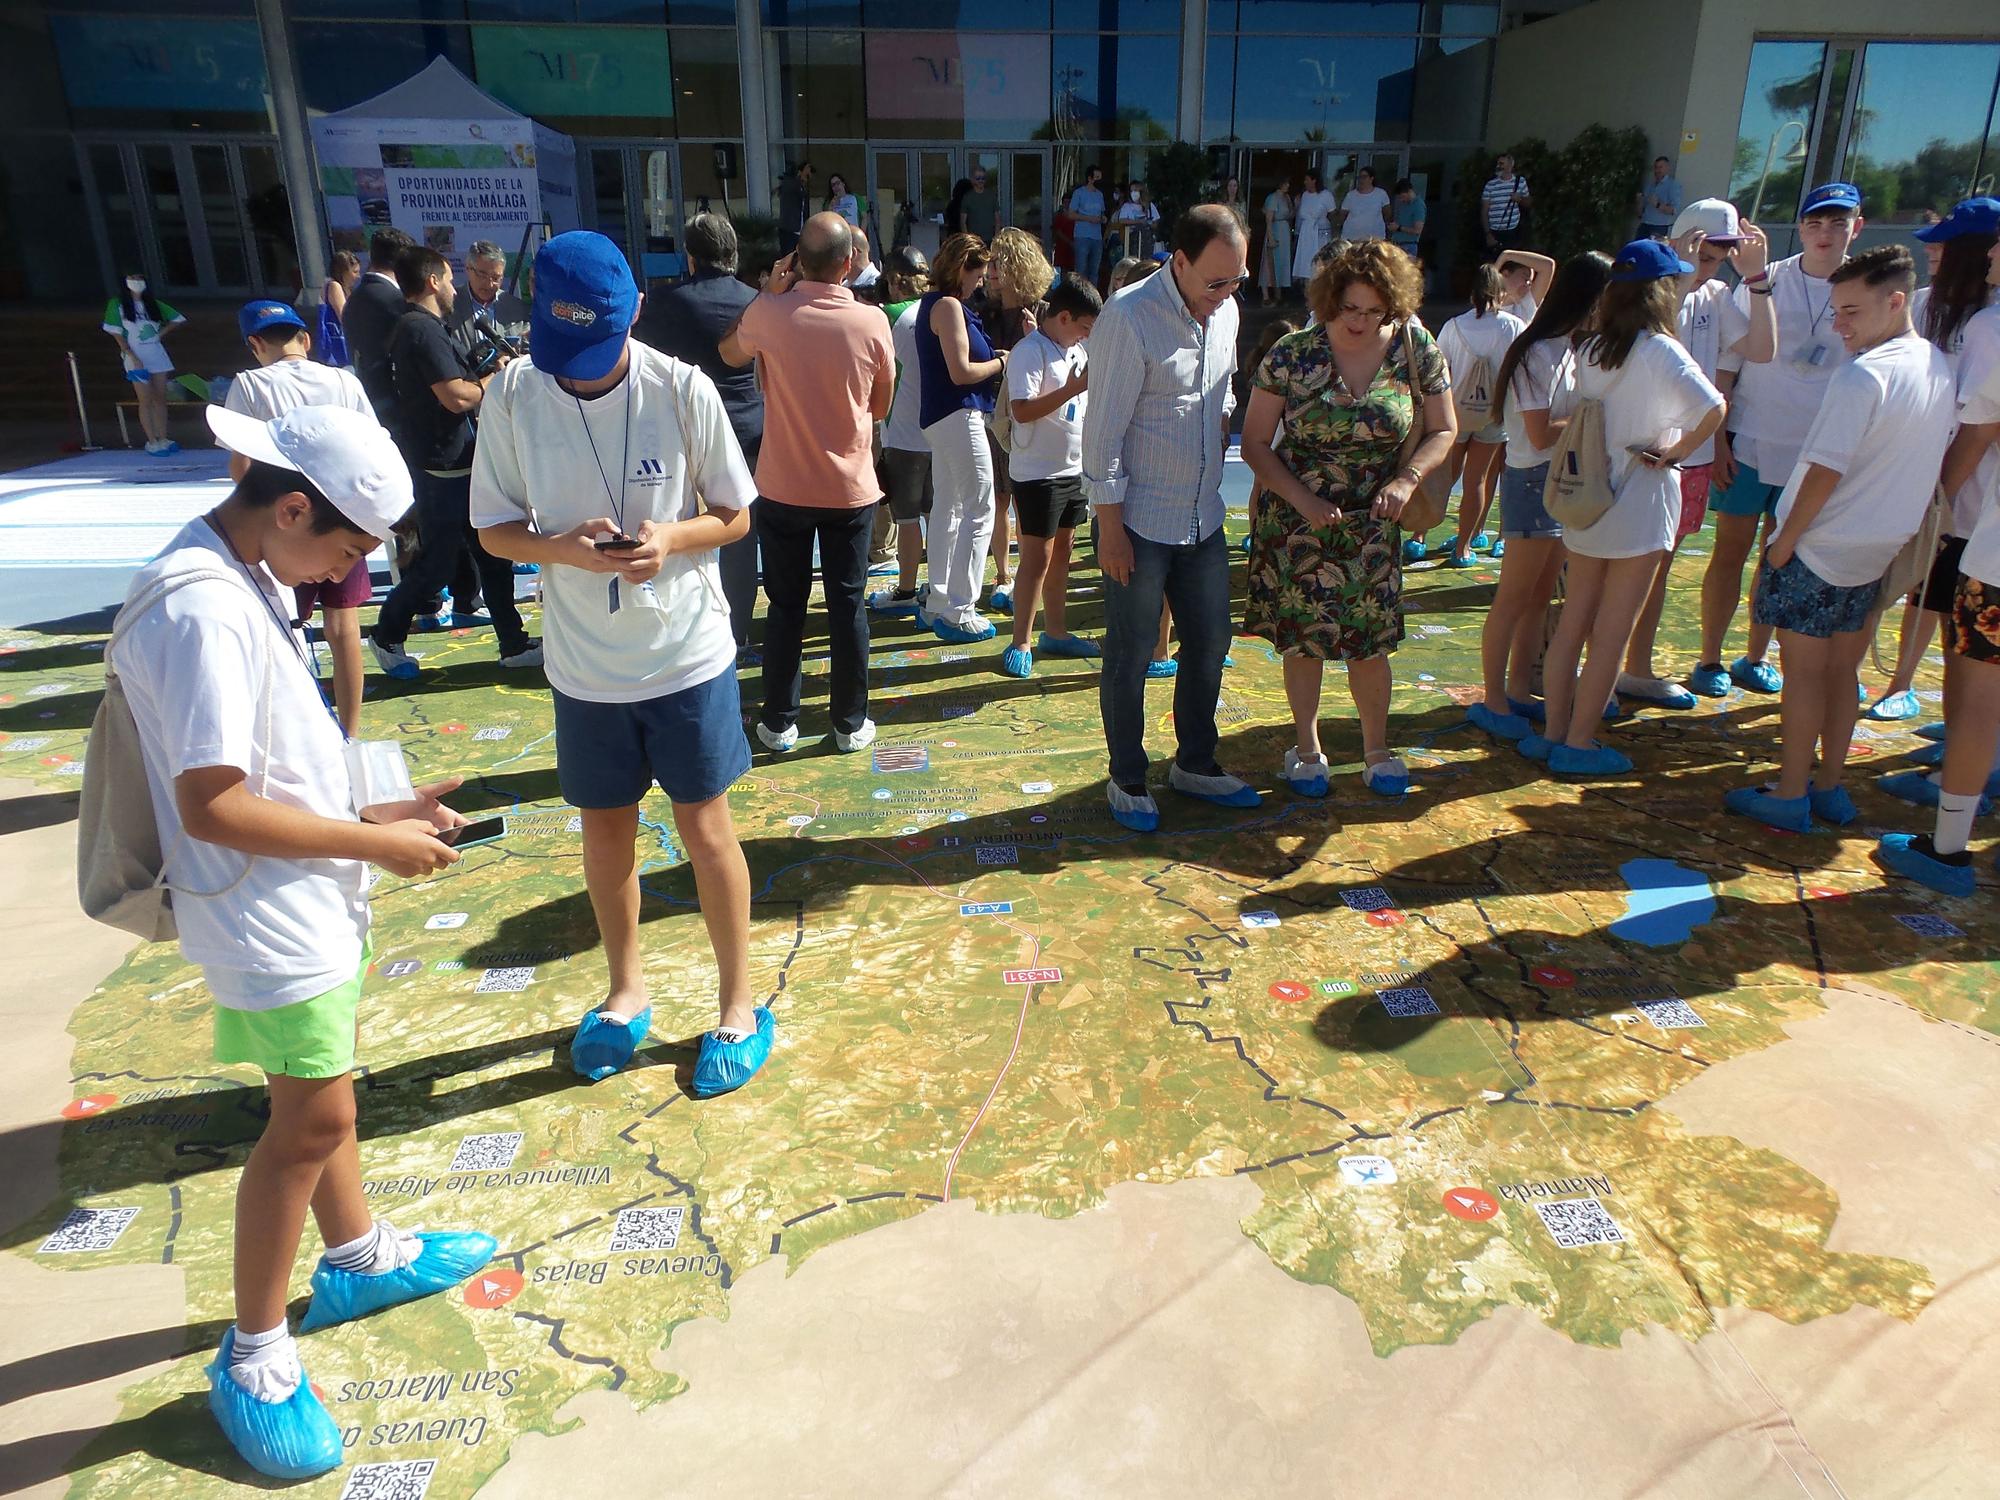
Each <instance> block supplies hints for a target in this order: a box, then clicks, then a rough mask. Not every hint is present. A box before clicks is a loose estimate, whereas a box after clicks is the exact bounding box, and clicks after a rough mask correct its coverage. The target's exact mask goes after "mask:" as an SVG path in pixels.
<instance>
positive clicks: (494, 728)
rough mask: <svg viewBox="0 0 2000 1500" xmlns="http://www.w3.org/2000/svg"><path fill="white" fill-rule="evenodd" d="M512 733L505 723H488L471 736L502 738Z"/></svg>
mask: <svg viewBox="0 0 2000 1500" xmlns="http://www.w3.org/2000/svg"><path fill="white" fill-rule="evenodd" d="M513 733H514V731H513V730H511V729H509V728H508V727H507V726H506V725H505V724H489V725H487V726H486V727H485V728H484V729H482V730H479V731H478V732H477V733H475V734H474V735H473V736H472V737H473V738H474V739H475V740H504V739H506V738H508V737H509V736H511V735H512V734H513Z"/></svg>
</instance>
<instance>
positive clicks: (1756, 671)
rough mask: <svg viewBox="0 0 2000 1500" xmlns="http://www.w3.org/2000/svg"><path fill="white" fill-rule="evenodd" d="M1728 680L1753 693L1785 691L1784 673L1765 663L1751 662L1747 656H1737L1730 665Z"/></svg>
mask: <svg viewBox="0 0 2000 1500" xmlns="http://www.w3.org/2000/svg"><path fill="white" fill-rule="evenodd" d="M1729 680H1730V681H1731V682H1733V683H1735V684H1736V685H1737V686H1738V687H1740V688H1748V689H1750V691H1751V692H1753V693H1782V692H1783V691H1784V690H1785V674H1784V673H1782V672H1780V671H1779V670H1778V669H1777V668H1776V667H1774V666H1772V665H1771V664H1770V663H1769V662H1767V661H1752V660H1750V658H1749V657H1747V656H1739V657H1737V658H1736V660H1735V661H1734V662H1732V663H1731V664H1730V667H1729Z"/></svg>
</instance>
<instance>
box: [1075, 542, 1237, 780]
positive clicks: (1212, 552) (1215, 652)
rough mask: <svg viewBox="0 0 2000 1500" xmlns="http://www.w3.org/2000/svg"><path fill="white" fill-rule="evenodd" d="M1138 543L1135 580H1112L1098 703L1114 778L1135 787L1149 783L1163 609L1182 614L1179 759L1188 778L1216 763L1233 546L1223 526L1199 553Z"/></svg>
mask: <svg viewBox="0 0 2000 1500" xmlns="http://www.w3.org/2000/svg"><path fill="white" fill-rule="evenodd" d="M1126 536H1127V537H1128V538H1129V539H1130V541H1131V543H1132V581H1131V582H1130V583H1119V582H1117V581H1116V580H1114V579H1113V578H1112V577H1111V576H1110V575H1109V574H1108V573H1107V574H1106V575H1105V578H1104V626H1105V629H1104V667H1103V670H1102V672H1101V673H1100V674H1099V676H1098V679H1097V701H1098V707H1099V710H1100V712H1101V713H1102V714H1103V716H1104V742H1105V744H1106V746H1107V747H1109V749H1110V751H1111V779H1112V780H1113V781H1115V782H1117V783H1118V784H1119V785H1120V786H1137V785H1139V784H1140V783H1142V782H1144V781H1145V779H1146V767H1147V759H1146V663H1147V662H1149V661H1151V660H1152V659H1153V645H1154V643H1155V642H1156V641H1157V640H1158V639H1159V635H1160V604H1161V601H1162V600H1164V601H1165V602H1166V603H1168V604H1171V605H1172V606H1173V609H1174V629H1175V631H1176V632H1178V633H1179V635H1180V641H1181V649H1180V661H1181V668H1180V672H1179V673H1178V675H1176V676H1175V678H1174V730H1175V733H1176V735H1177V737H1178V738H1179V740H1180V744H1179V747H1178V750H1177V753H1176V754H1175V756H1174V759H1175V760H1177V761H1179V762H1180V764H1181V765H1182V767H1183V768H1185V769H1187V770H1189V771H1195V772H1202V771H1206V770H1208V769H1209V768H1210V767H1211V766H1213V765H1214V764H1215V745H1216V739H1217V735H1216V729H1215V700H1216V698H1217V696H1218V695H1219V694H1220V693H1221V692H1222V658H1223V657H1225V656H1226V655H1228V654H1229V637H1230V612H1229V543H1228V541H1227V539H1226V538H1225V537H1224V536H1223V533H1222V528H1221V527H1219V526H1218V527H1217V528H1216V529H1215V530H1214V531H1212V532H1210V533H1209V534H1208V535H1207V536H1205V537H1203V538H1202V539H1201V540H1200V541H1198V542H1196V543H1194V544H1193V545H1192V546H1178V547H1172V546H1168V545H1166V544H1165V543H1163V542H1149V541H1147V540H1146V539H1145V538H1144V537H1141V536H1134V535H1133V534H1132V533H1131V532H1130V531H1127V532H1126Z"/></svg>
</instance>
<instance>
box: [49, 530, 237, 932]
mask: <svg viewBox="0 0 2000 1500" xmlns="http://www.w3.org/2000/svg"><path fill="white" fill-rule="evenodd" d="M216 579H222V580H226V581H228V582H230V583H237V582H238V581H237V579H236V575H235V574H233V573H228V572H225V571H223V570H222V569H220V568H198V569H196V570H195V571H193V572H189V573H180V574H176V575H175V576H174V577H172V578H161V579H155V580H154V581H153V583H152V585H151V586H150V587H149V588H147V589H146V591H145V592H144V593H142V594H140V595H139V596H138V597H137V598H136V599H133V600H131V601H130V602H129V603H127V604H126V605H125V607H124V608H122V609H121V610H119V611H118V616H117V618H116V619H115V620H113V621H112V622H111V639H110V641H109V642H107V643H106V645H105V648H104V697H103V700H102V701H101V702H99V704H98V705H97V714H96V717H94V718H93V719H92V720H91V723H90V739H89V742H88V745H87V747H86V748H85V750H84V754H83V795H82V797H81V799H80V800H79V802H78V805H77V820H76V892H77V897H78V899H79V900H80V901H81V902H82V904H83V910H84V914H85V915H86V916H88V917H91V918H93V919H95V920H96V921H99V922H103V923H105V924H107V925H108V926H111V927H116V928H119V929H120V930H121V931H124V932H129V933H132V934H133V935H134V936H136V937H138V938H140V939H141V940H143V941H145V942H149V943H164V942H168V941H171V940H172V939H173V938H175V937H177V936H179V934H180V928H179V926H178V924H176V922H175V921H174V906H173V894H174V888H173V887H172V886H171V885H170V884H168V881H167V868H166V865H167V862H166V858H165V856H164V855H163V854H162V853H161V851H160V827H159V824H158V823H157V822H156V821H155V820H154V817H153V791H152V783H151V782H149V781H148V780H147V779H146V761H145V757H144V755H143V754H142V753H141V750H140V740H139V726H138V723H137V722H136V721H135V720H134V719H133V717H132V706H131V704H130V703H128V702H127V701H126V698H125V688H124V685H123V684H122V683H120V682H119V680H118V673H117V671H116V670H115V669H114V668H113V667H112V665H111V661H112V652H113V651H114V650H115V649H116V647H117V645H118V641H119V637H120V636H121V635H122V634H123V632H124V631H125V630H127V629H128V628H129V627H130V626H132V625H133V624H134V623H136V622H137V621H138V620H139V619H140V618H141V617H142V616H144V615H146V614H148V613H149V612H150V611H151V610H152V609H153V608H154V607H155V606H156V605H158V604H160V603H161V602H162V601H164V600H165V599H166V598H167V597H168V596H169V595H171V594H175V593H178V592H179V591H180V590H181V589H184V588H186V587H187V586H188V585H189V584H194V583H207V582H211V581H213V580H216ZM238 586H239V587H240V586H241V585H240V583H239V584H238ZM271 662H272V653H271V652H268V651H267V652H266V653H265V654H264V690H263V694H262V696H263V700H264V743H265V744H267V745H268V744H269V743H270V740H271ZM270 780H271V767H270V764H269V762H268V760H267V761H266V763H265V765H264V768H263V772H262V780H261V783H260V786H259V790H258V795H259V796H262V795H264V794H265V793H266V792H268V791H269V789H270ZM253 859H254V856H245V858H244V862H243V873H242V874H241V875H238V876H237V877H236V878H235V879H234V880H232V881H230V882H229V884H228V885H226V886H223V887H222V888H221V889H220V890H214V891H196V890H192V889H189V888H187V887H185V886H183V887H182V888H181V889H182V891H183V893H184V894H186V895H189V896H203V897H208V896H226V895H228V894H229V892H231V891H233V890H235V889H236V887H237V886H239V885H241V884H242V883H243V882H244V880H245V878H247V877H248V875H249V874H250V865H251V862H252V860H253Z"/></svg>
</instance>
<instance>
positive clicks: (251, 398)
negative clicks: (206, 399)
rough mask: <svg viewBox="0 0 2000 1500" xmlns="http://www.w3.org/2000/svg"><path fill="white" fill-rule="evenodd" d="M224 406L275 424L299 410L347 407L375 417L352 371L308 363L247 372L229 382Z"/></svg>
mask: <svg viewBox="0 0 2000 1500" xmlns="http://www.w3.org/2000/svg"><path fill="white" fill-rule="evenodd" d="M222 404H223V405H224V406H225V407H227V408H228V409H229V410H230V411H235V412H241V413H242V414H243V415H244V416H246V417H255V418H256V419H257V420H258V421H260V422H269V421H273V420H275V419H276V418H278V417H282V416H283V415H284V414H285V413H286V412H288V411H290V410H292V409H293V408H294V407H298V406H344V407H346V408H347V409H348V410H349V411H358V412H360V413H361V414H362V415H363V416H365V417H373V416H374V415H375V408H374V407H373V406H371V405H370V404H369V402H368V395H367V393H366V392H365V391H363V390H362V389H361V382H360V381H359V380H358V379H356V378H355V375H354V372H353V371H352V370H336V369H335V368H334V367H333V366H332V365H322V364H315V363H314V362H313V361H312V360H309V359H280V360H274V361H273V362H272V363H270V364H268V365H265V366H264V367H263V368H261V369H257V370H245V371H244V372H243V373H242V374H241V375H238V376H236V377H235V378H234V379H233V380H231V381H230V382H229V394H228V395H227V396H225V397H224V398H223V401H222Z"/></svg>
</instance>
